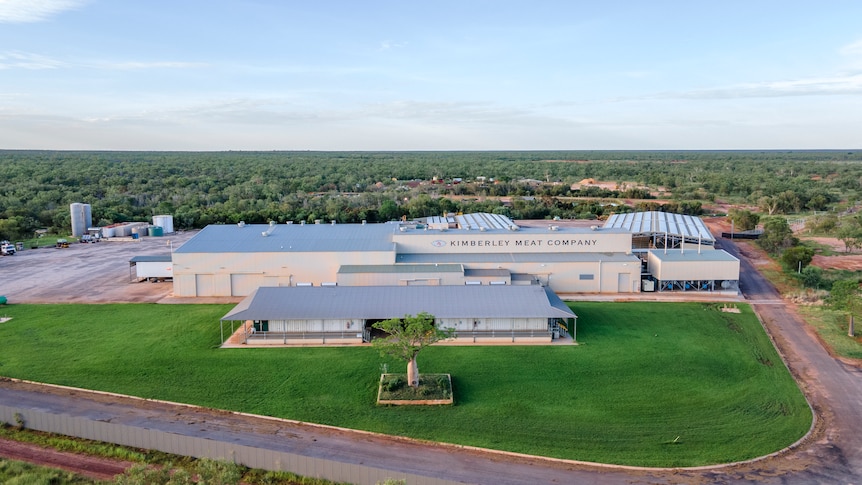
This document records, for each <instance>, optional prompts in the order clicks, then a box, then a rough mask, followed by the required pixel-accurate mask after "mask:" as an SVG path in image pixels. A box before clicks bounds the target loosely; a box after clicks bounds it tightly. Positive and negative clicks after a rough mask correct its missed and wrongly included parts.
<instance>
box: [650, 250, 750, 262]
mask: <svg viewBox="0 0 862 485" xmlns="http://www.w3.org/2000/svg"><path fill="white" fill-rule="evenodd" d="M650 254H652V255H653V256H655V257H656V258H658V260H659V261H666V262H687V263H691V262H695V261H713V262H715V261H718V262H721V261H736V262H737V263H738V262H739V259H737V258H736V257H735V256H733V255H732V254H730V253H728V252H727V251H725V250H723V249H709V250H706V251H698V250H697V247H696V246H695V247H692V248H690V249H685V250H681V249H668V250H667V251H665V250H663V249H653V250H651V251H650Z"/></svg>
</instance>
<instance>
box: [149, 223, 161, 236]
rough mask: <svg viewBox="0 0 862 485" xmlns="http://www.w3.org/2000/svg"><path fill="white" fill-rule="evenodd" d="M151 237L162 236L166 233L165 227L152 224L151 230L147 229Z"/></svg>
mask: <svg viewBox="0 0 862 485" xmlns="http://www.w3.org/2000/svg"><path fill="white" fill-rule="evenodd" d="M147 232H148V233H149V235H150V237H162V236H164V235H165V231H164V229H162V228H161V227H160V226H150V229H149V231H147Z"/></svg>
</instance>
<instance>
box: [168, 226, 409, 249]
mask: <svg viewBox="0 0 862 485" xmlns="http://www.w3.org/2000/svg"><path fill="white" fill-rule="evenodd" d="M397 227H398V225H397V224H276V225H274V226H273V225H267V224H246V225H244V226H240V225H238V224H230V225H228V224H212V225H209V226H207V227H205V228H203V229H202V230H201V231H200V232H199V233H198V234H196V235H195V236H194V237H193V238H191V239H189V240H188V241H187V242H186V243H185V244H183V245H182V246H181V247H180V248H178V249H176V250H175V252H177V253H253V252H326V251H330V252H343V251H394V250H395V243H393V242H392V233H393V232H395V230H396V229H397Z"/></svg>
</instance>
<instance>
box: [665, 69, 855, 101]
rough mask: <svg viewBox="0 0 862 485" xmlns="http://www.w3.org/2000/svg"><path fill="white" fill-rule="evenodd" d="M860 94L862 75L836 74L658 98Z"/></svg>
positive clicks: (740, 85)
mask: <svg viewBox="0 0 862 485" xmlns="http://www.w3.org/2000/svg"><path fill="white" fill-rule="evenodd" d="M860 94H862V74H853V75H838V76H832V77H820V78H809V79H796V80H791V81H771V82H762V83H748V84H738V85H732V86H725V87H716V88H709V89H698V90H693V91H688V92H683V93H679V94H665V95H659V96H658V97H659V98H689V99H731V98H777V97H790V96H828V95H860Z"/></svg>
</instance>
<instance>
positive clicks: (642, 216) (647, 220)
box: [603, 211, 715, 244]
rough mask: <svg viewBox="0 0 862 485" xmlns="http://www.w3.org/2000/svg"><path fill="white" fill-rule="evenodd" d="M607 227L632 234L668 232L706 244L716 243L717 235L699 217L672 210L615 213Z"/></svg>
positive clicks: (671, 234) (606, 224) (605, 226)
mask: <svg viewBox="0 0 862 485" xmlns="http://www.w3.org/2000/svg"><path fill="white" fill-rule="evenodd" d="M603 228H605V229H624V230H626V231H628V232H631V233H632V234H650V235H652V234H668V235H670V236H678V237H684V238H686V239H688V240H689V241H697V240H700V241H701V242H703V243H704V244H713V243H715V237H713V235H712V233H711V232H709V229H708V228H707V227H706V224H705V223H704V222H703V220H701V219H700V218H698V217H693V216H687V215H683V214H672V213H670V212H657V211H649V212H632V213H628V214H613V215H612V216H610V217H609V218H608V220H607V222H605V225H604V226H603Z"/></svg>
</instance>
